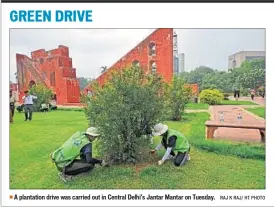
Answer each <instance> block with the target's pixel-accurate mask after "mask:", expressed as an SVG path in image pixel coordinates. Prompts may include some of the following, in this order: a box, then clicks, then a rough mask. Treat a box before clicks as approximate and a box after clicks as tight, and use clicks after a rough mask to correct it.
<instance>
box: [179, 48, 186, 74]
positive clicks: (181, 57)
mask: <svg viewBox="0 0 274 207" xmlns="http://www.w3.org/2000/svg"><path fill="white" fill-rule="evenodd" d="M179 72H180V73H182V72H185V53H180V54H179Z"/></svg>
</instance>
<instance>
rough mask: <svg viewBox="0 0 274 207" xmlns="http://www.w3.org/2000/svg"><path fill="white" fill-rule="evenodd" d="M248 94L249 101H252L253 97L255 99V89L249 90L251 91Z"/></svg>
mask: <svg viewBox="0 0 274 207" xmlns="http://www.w3.org/2000/svg"><path fill="white" fill-rule="evenodd" d="M250 94H251V100H252V101H253V100H254V97H255V94H256V91H255V89H251V90H250Z"/></svg>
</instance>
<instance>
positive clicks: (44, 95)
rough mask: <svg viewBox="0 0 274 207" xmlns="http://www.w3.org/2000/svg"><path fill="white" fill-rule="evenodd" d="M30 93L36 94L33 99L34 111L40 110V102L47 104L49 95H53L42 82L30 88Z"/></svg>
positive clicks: (49, 98)
mask: <svg viewBox="0 0 274 207" xmlns="http://www.w3.org/2000/svg"><path fill="white" fill-rule="evenodd" d="M30 94H33V95H35V96H37V99H36V100H34V103H33V108H34V111H40V108H41V105H42V104H49V103H50V100H51V97H52V95H53V93H52V90H51V89H49V88H47V87H46V86H44V85H42V84H41V85H37V84H36V85H34V86H33V87H32V88H31V89H30Z"/></svg>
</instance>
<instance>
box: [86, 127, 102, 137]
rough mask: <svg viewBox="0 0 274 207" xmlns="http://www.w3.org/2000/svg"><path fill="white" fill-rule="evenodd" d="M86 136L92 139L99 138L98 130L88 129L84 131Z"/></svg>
mask: <svg viewBox="0 0 274 207" xmlns="http://www.w3.org/2000/svg"><path fill="white" fill-rule="evenodd" d="M86 134H88V135H91V136H94V137H98V136H100V134H99V132H98V129H97V128H95V127H89V128H88V129H87V131H86Z"/></svg>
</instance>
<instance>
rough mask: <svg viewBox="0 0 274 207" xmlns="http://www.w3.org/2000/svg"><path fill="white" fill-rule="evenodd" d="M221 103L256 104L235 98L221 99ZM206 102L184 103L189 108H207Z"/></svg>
mask: <svg viewBox="0 0 274 207" xmlns="http://www.w3.org/2000/svg"><path fill="white" fill-rule="evenodd" d="M221 105H258V104H256V103H253V102H251V101H235V100H223V101H222V103H221ZM208 108H209V105H208V104H205V103H189V104H187V105H186V109H190V110H207V109H208Z"/></svg>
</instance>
